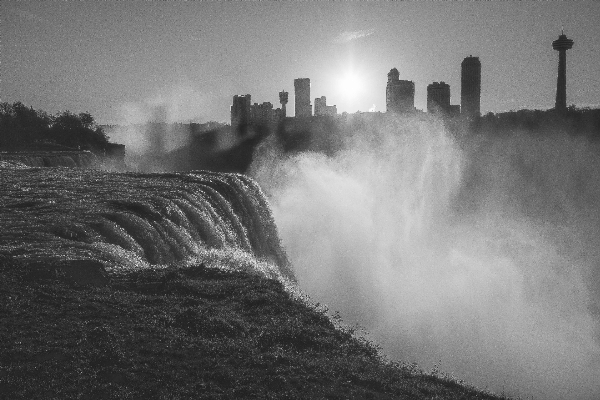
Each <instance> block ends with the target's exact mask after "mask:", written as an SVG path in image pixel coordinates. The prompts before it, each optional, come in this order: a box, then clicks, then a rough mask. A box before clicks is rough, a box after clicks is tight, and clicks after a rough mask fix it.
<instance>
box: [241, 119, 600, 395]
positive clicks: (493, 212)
mask: <svg viewBox="0 0 600 400" xmlns="http://www.w3.org/2000/svg"><path fill="white" fill-rule="evenodd" d="M384 125H385V126H384ZM373 128H374V129H372V132H370V133H369V135H368V136H367V135H361V134H349V135H348V137H347V139H346V142H347V143H346V146H345V147H344V150H342V151H339V152H338V153H337V154H336V155H334V156H332V157H326V156H324V155H320V154H312V153H304V154H300V155H295V156H284V155H282V154H278V153H277V151H275V150H273V151H271V152H269V151H267V150H265V149H261V151H260V152H258V153H257V154H261V155H262V158H261V159H259V160H256V162H255V163H254V165H253V171H254V172H253V174H254V176H255V177H256V179H257V180H258V181H259V183H260V184H261V186H262V187H263V189H264V190H265V191H266V193H267V194H268V196H269V198H270V200H271V204H272V207H273V212H274V216H275V220H276V222H277V225H278V227H279V231H280V234H281V237H282V241H283V244H284V247H285V248H286V251H287V253H288V255H289V257H290V260H291V262H292V265H293V266H294V270H295V273H296V276H297V278H298V283H299V286H300V287H301V288H302V289H303V290H304V291H306V292H307V293H308V294H309V295H310V296H311V298H312V299H313V301H318V302H323V303H325V304H327V305H328V306H329V307H330V308H331V309H332V310H339V311H340V312H341V315H342V318H344V320H345V321H346V322H347V323H358V324H359V325H361V326H363V327H364V328H366V329H367V330H368V331H370V333H371V335H372V337H373V339H375V340H376V341H377V342H378V343H379V344H380V345H381V346H382V348H383V351H384V353H385V354H386V355H388V356H389V357H391V358H393V359H398V360H400V361H407V362H417V363H418V364H419V365H420V366H422V367H423V368H431V367H433V366H434V365H437V366H438V368H439V369H441V370H442V371H445V372H447V373H450V374H453V375H455V376H456V377H458V378H461V379H464V380H466V381H467V382H469V383H471V384H474V385H477V386H479V387H482V388H485V387H487V388H490V389H491V390H493V391H495V392H498V393H499V392H502V391H503V392H505V393H508V394H512V395H521V396H534V397H535V398H547V399H564V398H581V399H592V398H598V397H599V396H600V384H598V382H600V330H599V329H598V327H599V323H600V313H598V309H599V308H598V304H600V284H599V283H598V277H599V276H600V271H598V265H599V264H600V251H598V248H600V247H599V246H598V245H599V244H600V243H599V242H600V237H599V235H598V231H599V227H600V225H599V224H598V223H599V222H600V203H598V200H597V199H598V198H600V185H599V184H598V183H597V182H598V178H599V177H600V164H599V162H598V161H595V160H596V159H597V157H598V154H600V151H598V149H597V148H596V147H597V146H596V147H594V146H592V145H591V144H590V143H586V142H585V141H584V140H577V139H573V138H565V137H560V136H553V137H546V138H534V137H526V136H524V135H507V136H505V137H502V138H500V137H495V138H492V137H487V136H480V137H475V138H472V139H465V140H464V141H463V143H462V144H461V145H459V144H458V142H457V141H456V140H455V139H453V138H452V137H451V136H449V135H448V134H447V133H446V132H445V129H444V126H443V124H441V123H439V122H435V121H415V120H411V119H399V120H395V121H389V120H388V121H386V124H382V125H380V126H376V127H373Z"/></svg>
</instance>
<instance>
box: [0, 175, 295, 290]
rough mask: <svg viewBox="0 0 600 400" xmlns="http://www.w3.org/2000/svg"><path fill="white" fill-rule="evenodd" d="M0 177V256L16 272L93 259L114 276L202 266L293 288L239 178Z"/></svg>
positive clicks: (252, 189) (274, 237)
mask: <svg viewBox="0 0 600 400" xmlns="http://www.w3.org/2000/svg"><path fill="white" fill-rule="evenodd" d="M2 177H3V186H4V188H3V191H2V193H1V194H0V225H1V226H2V231H1V232H0V253H4V254H6V255H8V256H9V257H12V258H14V259H16V260H18V261H19V263H20V264H29V265H38V266H39V265H40V263H41V264H47V265H55V264H56V265H62V264H64V262H65V260H96V261H99V262H101V263H102V264H103V265H104V266H105V267H106V269H107V270H108V271H109V272H110V271H113V272H114V271H117V272H118V271H121V270H131V269H139V268H147V267H156V266H161V265H166V264H171V263H175V262H202V263H205V265H207V266H215V267H226V268H238V269H240V268H241V269H253V270H256V271H259V272H261V273H263V274H265V275H266V276H269V277H275V278H277V277H285V278H286V279H289V280H294V276H293V273H292V271H291V268H290V265H289V262H288V260H287V256H286V254H285V252H284V251H283V248H282V247H281V245H280V242H279V237H278V233H277V228H276V226H275V224H274V220H273V217H272V214H271V210H270V208H269V205H268V203H267V201H266V199H265V197H264V195H263V193H262V191H261V189H260V188H259V187H258V185H257V184H256V183H255V182H254V181H253V180H252V179H250V178H248V177H246V176H243V175H237V174H220V173H210V172H197V173H185V174H184V173H171V174H138V173H125V174H118V173H108V172H101V171H93V170H81V169H79V170H77V169H71V168H3V169H2ZM61 268H62V267H61ZM63 269H64V268H63Z"/></svg>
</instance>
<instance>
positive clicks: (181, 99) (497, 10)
mask: <svg viewBox="0 0 600 400" xmlns="http://www.w3.org/2000/svg"><path fill="white" fill-rule="evenodd" d="M0 10H1V14H2V15H3V16H4V17H3V20H2V36H3V43H2V60H1V61H2V81H1V82H0V98H1V100H2V101H8V102H14V101H22V102H23V103H25V104H26V105H30V106H32V107H34V108H36V109H43V110H46V111H48V112H50V113H55V112H58V111H64V110H70V111H73V112H83V111H88V112H90V113H91V114H92V115H94V116H95V117H96V119H97V121H98V122H100V123H108V124H110V123H128V122H129V123H137V122H144V121H145V120H148V118H149V117H150V115H151V107H152V106H154V105H158V104H161V103H162V104H166V105H167V114H168V118H169V120H171V121H179V122H186V121H194V122H206V121H210V120H214V121H221V122H229V120H230V107H231V99H232V96H233V95H236V94H238V95H240V94H246V93H250V94H252V98H253V99H256V100H255V101H259V103H262V102H270V103H272V104H273V105H275V106H276V107H278V106H279V99H278V93H279V92H280V91H281V90H284V91H287V92H289V93H290V94H291V95H290V99H289V104H288V107H287V114H288V115H289V116H294V114H293V113H294V110H295V98H294V95H293V93H294V87H293V81H294V79H296V78H298V77H308V78H310V83H311V99H310V101H311V103H312V102H314V100H315V99H316V98H321V97H322V96H326V98H327V104H331V105H336V106H337V112H338V113H343V112H349V113H354V112H356V111H363V112H366V111H369V110H372V109H374V110H375V111H382V112H385V110H386V97H385V96H386V89H385V88H386V75H387V73H388V72H389V70H390V68H393V67H395V68H397V69H398V71H399V78H400V80H406V81H413V82H414V83H415V107H416V108H417V109H420V110H424V111H425V110H427V86H428V85H429V84H431V83H432V82H445V83H447V84H448V85H450V87H451V99H450V101H451V104H460V103H461V100H460V99H461V97H460V96H461V81H460V79H461V78H460V75H461V67H460V63H461V61H462V60H463V59H464V58H466V57H468V56H469V55H473V56H474V57H479V59H480V60H481V64H482V65H481V70H482V73H481V114H485V113H487V112H489V111H491V112H502V111H508V110H516V109H521V108H530V109H533V108H536V109H549V108H553V107H554V104H555V96H556V79H557V69H556V65H557V53H556V52H555V51H554V50H553V48H552V46H551V44H552V41H554V40H556V38H557V37H558V35H559V34H560V32H561V28H563V27H564V33H565V34H566V35H567V36H568V37H569V38H570V39H573V40H574V41H575V42H576V46H575V47H574V48H573V49H572V50H570V51H569V55H568V61H567V72H566V81H567V93H566V97H567V98H566V101H567V105H571V104H575V105H577V106H582V107H585V106H591V107H598V106H599V103H600V98H599V97H600V95H599V93H600V76H599V75H600V74H599V71H598V67H597V66H598V65H600V44H599V43H600V41H599V40H598V38H600V28H599V27H598V24H597V23H596V20H597V17H599V16H600V4H598V3H593V2H590V3H588V2H583V3H576V4H573V3H567V4H565V3H552V4H537V3H525V4H522V3H508V4H505V3H492V4H476V3H467V4H463V3H460V4H454V3H453V4H434V3H425V4H421V3H419V4H413V3H408V4H405V3H393V4H387V3H386V4H362V3H343V4H330V3H325V4H308V3H283V4H280V3H279V4H275V3H268V4H262V3H261V4H257V3H249V4H248V3H242V4H240V3H233V4H230V3H201V4H194V3H191V4H190V3H175V4H172V3H164V4H163V3H144V4H140V3H124V4H117V3H96V2H93V3H83V4H82V3H70V2H64V3H16V2H2V3H1V4H0ZM507 21H509V22H507Z"/></svg>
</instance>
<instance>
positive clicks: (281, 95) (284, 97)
mask: <svg viewBox="0 0 600 400" xmlns="http://www.w3.org/2000/svg"><path fill="white" fill-rule="evenodd" d="M279 102H280V103H281V116H282V117H284V118H285V116H286V109H285V105H286V104H287V103H288V92H286V91H285V90H282V91H281V92H279Z"/></svg>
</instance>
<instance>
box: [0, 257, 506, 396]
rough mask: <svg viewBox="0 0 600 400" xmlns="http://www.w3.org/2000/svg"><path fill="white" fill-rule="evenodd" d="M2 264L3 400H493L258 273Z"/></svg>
mask: <svg viewBox="0 0 600 400" xmlns="http://www.w3.org/2000/svg"><path fill="white" fill-rule="evenodd" d="M0 265H1V267H0V276H1V277H2V280H1V281H0V320H1V321H2V322H1V324H0V398H2V399H42V398H43V399H69V398H85V399H140V398H156V399H188V398H189V399H192V398H193V399H231V398H260V399H270V398H272V399H286V398H289V399H442V398H443V399H496V398H498V397H494V396H492V395H491V394H487V393H483V392H481V391H477V390H475V389H474V388H471V387H468V386H463V385H461V384H460V383H459V382H456V381H454V380H452V379H447V378H443V377H439V376H435V375H432V374H426V373H423V372H421V371H419V370H418V369H417V368H415V367H414V366H404V365H400V364H397V363H390V362H385V361H384V360H382V358H381V357H380V355H379V352H378V349H377V348H376V347H375V346H373V345H372V344H370V343H368V342H367V341H365V340H363V339H360V338H357V337H355V336H353V335H352V334H351V332H350V331H349V330H344V329H336V328H335V326H334V324H333V323H332V322H331V320H330V319H329V318H328V317H327V316H326V315H325V314H324V313H323V312H322V311H318V310H317V309H316V307H314V306H310V305H308V304H306V303H305V302H303V301H299V300H298V299H295V298H293V297H292V296H291V295H290V294H289V292H287V291H286V290H284V288H283V286H282V285H281V284H280V283H279V282H277V281H275V280H270V279H265V278H263V277H260V276H257V275H254V274H249V273H242V272H231V271H224V270H219V269H213V268H205V267H204V266H203V265H202V264H200V265H196V266H192V267H185V268H183V267H170V268H167V269H161V270H144V271H137V272H130V273H126V274H121V275H111V276H109V277H108V278H109V279H108V280H106V281H102V280H92V281H87V282H85V281H77V280H73V279H71V278H70V277H69V276H68V275H65V274H61V273H59V272H60V271H59V270H58V269H56V270H53V269H52V268H50V267H48V268H46V269H45V270H44V273H42V274H40V273H39V271H36V270H35V269H32V268H29V267H24V266H22V265H18V264H16V263H15V262H14V261H11V259H9V258H7V257H4V258H2V256H1V255H0ZM48 271H50V272H48ZM82 282H84V283H85V284H82Z"/></svg>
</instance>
